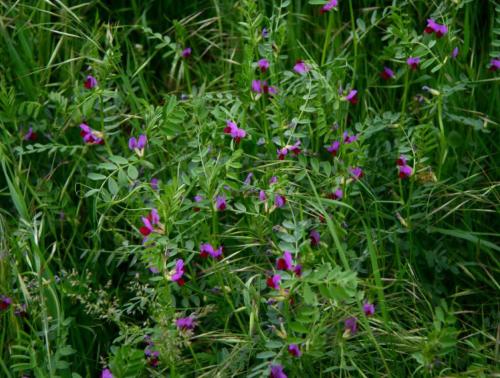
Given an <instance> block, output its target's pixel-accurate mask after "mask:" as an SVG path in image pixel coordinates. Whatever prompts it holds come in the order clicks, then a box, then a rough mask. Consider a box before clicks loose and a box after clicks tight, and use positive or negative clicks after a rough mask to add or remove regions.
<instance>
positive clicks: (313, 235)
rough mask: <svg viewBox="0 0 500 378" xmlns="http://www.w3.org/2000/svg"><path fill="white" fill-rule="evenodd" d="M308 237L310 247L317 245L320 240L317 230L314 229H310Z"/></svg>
mask: <svg viewBox="0 0 500 378" xmlns="http://www.w3.org/2000/svg"><path fill="white" fill-rule="evenodd" d="M309 239H311V247H316V246H318V245H319V242H320V240H321V239H320V235H319V232H318V231H316V230H311V232H310V233H309Z"/></svg>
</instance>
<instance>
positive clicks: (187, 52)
mask: <svg viewBox="0 0 500 378" xmlns="http://www.w3.org/2000/svg"><path fill="white" fill-rule="evenodd" d="M192 52H193V50H192V49H191V47H186V48H185V49H184V50H182V52H181V56H182V57H183V58H184V59H185V58H189V57H190V56H191V53H192Z"/></svg>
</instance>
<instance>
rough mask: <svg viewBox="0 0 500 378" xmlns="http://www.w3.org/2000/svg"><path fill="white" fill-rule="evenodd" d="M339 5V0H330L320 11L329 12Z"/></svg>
mask: <svg viewBox="0 0 500 378" xmlns="http://www.w3.org/2000/svg"><path fill="white" fill-rule="evenodd" d="M337 5H338V0H330V1H328V3H326V4H325V5H323V7H322V8H321V11H320V13H322V14H323V13H326V12H329V11H331V10H332V9H333V8H336V7H337Z"/></svg>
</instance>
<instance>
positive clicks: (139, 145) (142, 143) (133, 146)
mask: <svg viewBox="0 0 500 378" xmlns="http://www.w3.org/2000/svg"><path fill="white" fill-rule="evenodd" d="M147 144H148V138H147V137H146V135H143V134H141V135H139V138H137V139H135V138H134V137H132V138H130V139H129V140H128V148H129V149H130V150H132V151H134V150H135V151H136V153H137V154H138V155H139V156H142V154H143V152H144V148H145V147H146V145H147Z"/></svg>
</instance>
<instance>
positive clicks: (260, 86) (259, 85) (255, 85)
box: [252, 80, 278, 95]
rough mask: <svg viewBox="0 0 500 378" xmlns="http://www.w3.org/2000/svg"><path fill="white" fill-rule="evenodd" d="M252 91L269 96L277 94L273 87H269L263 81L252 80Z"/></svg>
mask: <svg viewBox="0 0 500 378" xmlns="http://www.w3.org/2000/svg"><path fill="white" fill-rule="evenodd" d="M252 91H253V92H255V93H265V94H269V95H275V94H276V93H278V89H277V88H276V87H274V86H269V85H268V84H267V81H265V80H252Z"/></svg>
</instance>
